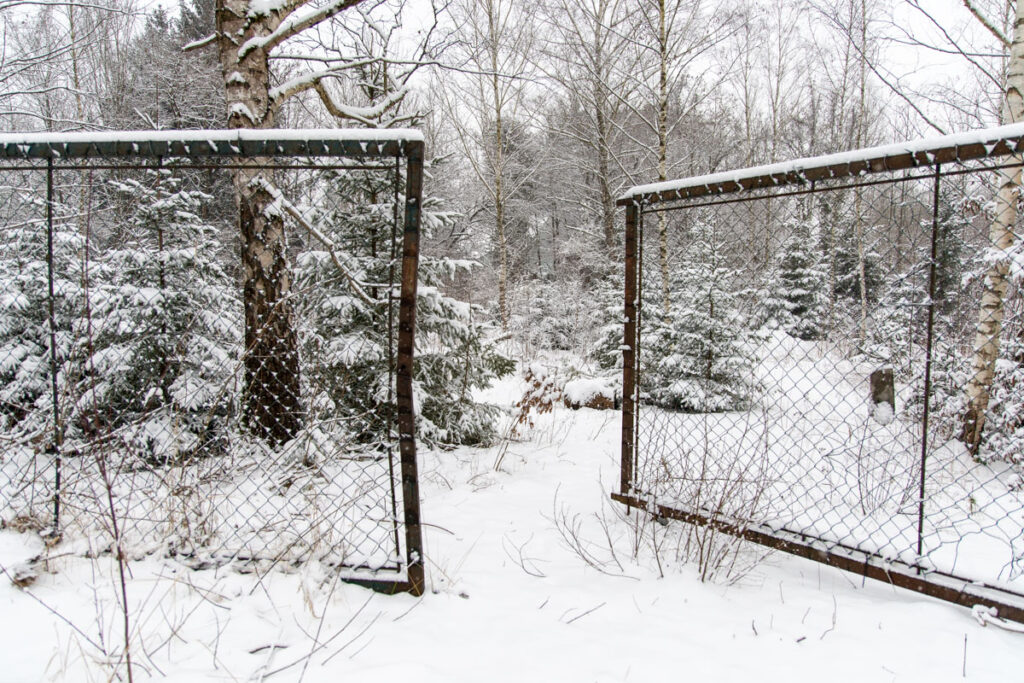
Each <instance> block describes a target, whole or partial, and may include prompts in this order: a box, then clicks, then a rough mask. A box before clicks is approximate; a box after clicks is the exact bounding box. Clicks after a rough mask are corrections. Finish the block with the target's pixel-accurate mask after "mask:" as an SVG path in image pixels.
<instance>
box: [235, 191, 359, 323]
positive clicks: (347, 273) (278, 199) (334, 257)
mask: <svg viewBox="0 0 1024 683" xmlns="http://www.w3.org/2000/svg"><path fill="white" fill-rule="evenodd" d="M251 184H252V185H255V186H257V187H259V188H260V189H262V190H264V191H265V192H266V193H267V194H269V195H270V196H271V197H273V198H274V204H275V205H277V206H278V207H279V208H280V209H281V210H282V211H284V212H285V213H287V214H288V215H289V216H291V217H292V218H294V219H295V220H296V221H297V222H298V223H299V225H301V226H302V227H303V228H305V229H306V230H307V231H309V234H310V235H312V236H313V237H315V238H316V239H317V241H318V242H320V243H321V244H323V245H324V248H325V249H326V250H327V253H328V254H329V255H330V257H331V261H333V262H334V265H335V266H336V267H337V268H338V270H339V271H341V274H342V275H343V276H344V277H345V279H346V280H348V283H349V285H350V286H351V287H352V291H353V292H354V293H355V294H356V296H358V297H359V298H360V299H362V300H363V302H364V303H367V304H370V305H371V306H375V305H377V304H378V303H379V302H378V301H376V300H374V299H373V298H372V297H371V296H370V295H369V294H367V293H366V290H365V289H363V285H364V284H365V283H363V282H360V280H359V279H358V278H357V277H356V276H355V275H353V274H352V271H351V270H349V269H348V268H347V267H346V266H345V264H343V263H342V262H341V259H340V258H339V257H338V247H337V245H336V244H334V242H333V241H332V240H331V239H330V238H329V237H327V235H325V234H324V233H323V232H322V231H321V230H319V229H318V228H317V227H316V226H315V225H313V224H312V223H311V222H309V221H308V220H306V217H305V216H303V215H302V212H301V211H299V210H298V208H296V207H295V205H294V204H292V203H291V202H290V201H288V200H287V199H286V198H285V196H284V195H283V194H281V191H280V190H278V189H277V188H276V187H274V185H272V184H271V183H269V182H267V180H266V178H264V177H263V176H256V177H255V178H253V179H252V181H251Z"/></svg>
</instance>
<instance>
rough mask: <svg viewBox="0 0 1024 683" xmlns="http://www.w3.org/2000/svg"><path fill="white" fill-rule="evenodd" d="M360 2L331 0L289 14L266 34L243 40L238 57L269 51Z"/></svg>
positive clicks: (356, 0) (357, 0)
mask: <svg viewBox="0 0 1024 683" xmlns="http://www.w3.org/2000/svg"><path fill="white" fill-rule="evenodd" d="M360 2H362V0H333V2H330V3H329V4H327V5H324V6H323V7H321V8H319V9H316V10H313V11H311V12H306V13H304V14H301V15H298V16H296V15H292V16H289V17H288V18H287V19H285V20H284V21H282V22H281V23H280V24H279V25H278V27H277V28H275V29H274V30H273V31H271V32H270V33H268V34H267V35H265V36H255V37H253V38H250V39H249V40H247V41H245V42H244V43H243V44H242V46H241V47H240V48H238V59H239V60H243V59H245V57H246V56H247V55H248V54H249V53H251V52H252V51H253V50H263V51H264V52H270V51H271V50H272V49H274V48H275V47H276V46H278V45H280V44H281V43H283V42H284V41H286V40H288V39H289V38H291V37H292V36H295V35H298V34H299V33H301V32H302V31H305V30H306V29H308V28H312V27H313V26H316V25H317V24H319V23H320V22H322V21H325V20H327V19H330V18H331V17H333V16H335V15H337V14H340V13H341V12H343V11H345V10H346V9H348V8H350V7H354V6H355V5H358V4H359V3H360Z"/></svg>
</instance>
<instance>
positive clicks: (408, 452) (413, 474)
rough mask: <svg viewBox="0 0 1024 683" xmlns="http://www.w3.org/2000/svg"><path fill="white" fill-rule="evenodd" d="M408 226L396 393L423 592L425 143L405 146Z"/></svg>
mask: <svg viewBox="0 0 1024 683" xmlns="http://www.w3.org/2000/svg"><path fill="white" fill-rule="evenodd" d="M406 158H407V160H408V161H407V172H406V189H405V227H404V231H403V236H402V291H401V296H400V304H399V311H398V366H397V369H396V370H397V371H396V377H395V392H396V394H397V403H398V438H399V451H400V453H401V461H402V503H403V507H404V509H405V550H406V554H407V558H408V572H407V573H408V577H409V592H411V593H412V594H413V595H422V594H423V590H424V572H423V534H422V530H421V529H420V488H419V473H418V467H417V464H416V424H415V423H416V410H415V407H414V406H413V395H412V377H413V346H414V343H413V340H414V335H415V329H416V284H417V282H416V272H417V267H418V265H419V253H420V205H421V204H422V200H423V143H422V142H409V143H406Z"/></svg>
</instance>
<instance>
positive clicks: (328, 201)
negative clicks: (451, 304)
mask: <svg viewBox="0 0 1024 683" xmlns="http://www.w3.org/2000/svg"><path fill="white" fill-rule="evenodd" d="M409 133H410V138H411V139H412V142H407V141H403V140H401V139H399V138H398V137H397V136H393V139H391V140H389V141H386V142H382V141H378V140H374V139H373V138H372V137H371V138H367V139H364V140H358V139H356V140H351V139H345V140H344V141H341V142H339V141H337V140H333V141H332V140H327V141H320V142H317V143H311V142H309V141H308V140H301V141H300V140H299V138H298V137H296V138H294V139H286V140H284V141H283V142H276V143H275V142H274V141H273V138H271V139H270V142H268V141H267V140H261V139H259V138H257V137H255V136H254V137H253V138H252V139H248V140H245V141H244V142H243V141H240V140H239V139H238V138H237V135H238V134H237V132H235V133H234V135H235V137H234V138H227V141H226V142H223V143H222V142H220V141H219V138H216V137H215V136H216V134H211V133H203V134H202V135H203V138H202V140H197V141H195V144H197V145H198V146H199V147H200V148H202V149H203V150H204V151H200V152H197V153H190V152H192V150H187V149H185V148H184V147H183V145H184V143H182V142H181V141H180V140H179V141H176V142H171V143H169V144H166V143H165V144H164V145H163V147H161V148H158V149H153V148H152V146H151V147H149V148H146V147H145V145H143V147H142V148H141V149H140V146H139V144H138V143H131V142H129V143H127V144H130V145H131V144H134V147H129V148H128V149H127V150H120V151H119V147H118V145H119V144H121V146H122V147H123V146H124V144H123V143H105V144H102V145H93V146H91V147H85V148H80V149H79V150H78V153H77V154H76V149H75V148H74V147H73V146H69V145H68V144H66V143H65V142H64V141H62V140H58V141H57V142H54V143H52V144H49V143H47V144H42V143H38V144H35V145H30V144H20V145H12V144H8V145H6V147H5V149H7V150H8V156H12V157H15V158H14V159H6V160H5V161H4V162H3V163H4V164H5V165H6V167H3V166H0V178H2V180H0V239H2V240H3V243H4V245H5V246H4V249H3V252H2V254H3V255H2V256H0V283H2V287H0V290H2V292H3V293H2V294H0V440H2V442H0V443H2V446H3V459H2V461H0V519H2V523H3V525H4V526H5V527H11V528H15V529H19V530H29V529H32V530H40V531H43V532H44V533H46V534H49V535H51V536H53V537H54V538H58V537H63V538H84V539H87V540H88V541H89V544H90V546H92V547H93V548H94V549H95V550H98V551H103V550H105V549H110V548H112V547H114V546H115V545H116V546H117V548H118V549H119V551H121V550H123V551H125V552H126V553H128V554H129V555H130V556H139V555H144V554H149V553H153V552H163V553H167V554H170V555H172V556H177V557H180V558H183V559H185V560H186V561H187V562H189V563H191V564H195V565H197V566H206V565H211V564H223V563H227V562H232V561H244V562H255V563H258V564H259V565H260V566H264V567H266V566H273V565H275V564H277V563H289V564H296V563H301V562H305V561H309V560H317V561H320V562H323V563H325V564H327V565H329V566H333V567H337V568H338V569H339V570H340V571H342V572H343V576H345V577H347V578H350V579H353V580H358V581H365V582H368V583H370V584H371V585H375V586H378V587H381V588H385V589H389V590H400V589H401V590H412V591H414V592H419V591H421V590H422V557H421V542H420V537H419V513H418V510H419V501H418V493H417V487H416V476H415V475H416V466H415V442H414V440H413V429H412V393H411V387H412V385H411V355H412V334H413V323H414V311H413V310H412V309H413V306H414V302H415V284H416V264H417V230H418V222H419V214H418V199H419V193H420V177H421V176H420V173H421V170H420V163H421V160H422V143H420V142H418V140H417V138H416V136H415V134H412V133H411V132H409ZM207 137H211V138H213V139H211V140H209V141H207ZM128 139H129V141H130V139H131V138H128ZM252 144H256V145H257V146H258V149H257V150H255V151H258V152H259V153H260V155H259V156H256V155H255V151H254V155H251V156H250V155H247V154H245V153H244V151H245V150H244V149H243V148H244V147H246V146H247V145H252ZM175 145H177V146H175ZM332 146H333V147H332ZM268 151H269V152H270V153H271V154H272V153H275V152H276V153H277V155H276V156H274V155H270V154H267V153H268ZM147 152H148V153H147ZM126 153H127V155H128V157H127V158H125V156H124V155H125V154H126ZM119 154H120V155H121V156H119ZM264 154H267V155H264ZM79 156H88V157H89V158H78V157H79ZM35 157H44V159H43V160H36V159H35ZM403 157H405V158H404V159H403ZM240 255H241V259H240V258H239V256H240ZM400 329H401V331H400Z"/></svg>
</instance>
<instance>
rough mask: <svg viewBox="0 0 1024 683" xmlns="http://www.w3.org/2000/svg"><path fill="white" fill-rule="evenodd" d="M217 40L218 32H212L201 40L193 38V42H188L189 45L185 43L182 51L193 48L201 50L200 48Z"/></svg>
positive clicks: (188, 50) (189, 50)
mask: <svg viewBox="0 0 1024 683" xmlns="http://www.w3.org/2000/svg"><path fill="white" fill-rule="evenodd" d="M216 42H217V34H216V33H211V34H210V35H208V36H206V37H205V38H200V39H199V40H193V41H192V42H191V43H188V44H187V45H183V46H182V47H181V51H182V52H191V51H192V50H200V49H202V48H204V47H206V46H207V45H213V44H214V43H216Z"/></svg>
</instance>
